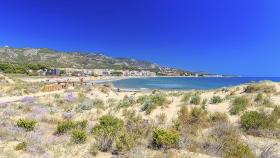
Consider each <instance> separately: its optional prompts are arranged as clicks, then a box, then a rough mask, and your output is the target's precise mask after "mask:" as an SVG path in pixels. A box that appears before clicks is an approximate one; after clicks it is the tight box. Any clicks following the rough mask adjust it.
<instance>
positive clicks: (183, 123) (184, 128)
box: [175, 106, 208, 135]
mask: <svg viewBox="0 0 280 158" xmlns="http://www.w3.org/2000/svg"><path fill="white" fill-rule="evenodd" d="M207 125H208V114H207V111H205V110H203V109H202V108H197V107H195V108H193V109H191V110H190V111H189V110H188V108H187V107H186V106H183V107H181V109H180V111H179V112H178V119H177V121H176V122H175V128H176V129H177V130H179V131H181V132H183V133H186V134H193V135H196V134H197V131H198V130H200V129H201V128H204V127H207Z"/></svg>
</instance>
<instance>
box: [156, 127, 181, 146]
mask: <svg viewBox="0 0 280 158" xmlns="http://www.w3.org/2000/svg"><path fill="white" fill-rule="evenodd" d="M152 137H153V145H154V147H156V148H163V149H169V148H176V147H177V146H178V143H179V141H180V136H179V134H178V133H177V132H176V131H171V130H164V129H155V130H154V131H153V136H152Z"/></svg>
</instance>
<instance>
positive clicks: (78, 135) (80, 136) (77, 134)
mask: <svg viewBox="0 0 280 158" xmlns="http://www.w3.org/2000/svg"><path fill="white" fill-rule="evenodd" d="M72 139H73V141H74V142H75V143H77V144H80V143H84V142H85V141H86V140H87V133H86V131H84V130H78V129H76V130H73V132H72Z"/></svg>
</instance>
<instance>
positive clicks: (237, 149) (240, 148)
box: [224, 142, 255, 158]
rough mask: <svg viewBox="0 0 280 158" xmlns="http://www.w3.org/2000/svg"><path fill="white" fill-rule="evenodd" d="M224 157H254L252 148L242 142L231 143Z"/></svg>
mask: <svg viewBox="0 0 280 158" xmlns="http://www.w3.org/2000/svg"><path fill="white" fill-rule="evenodd" d="M224 157H225V158H255V155H254V154H253V152H252V150H251V149H250V148H249V146H248V145H245V144H243V143H240V142H239V143H237V144H233V146H232V147H231V148H230V149H229V150H228V151H226V154H225V156H224Z"/></svg>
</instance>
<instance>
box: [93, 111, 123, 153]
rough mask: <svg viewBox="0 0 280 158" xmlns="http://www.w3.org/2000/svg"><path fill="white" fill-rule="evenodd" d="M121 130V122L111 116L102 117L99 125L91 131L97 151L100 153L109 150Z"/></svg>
mask: <svg viewBox="0 0 280 158" xmlns="http://www.w3.org/2000/svg"><path fill="white" fill-rule="evenodd" d="M122 128H123V121H122V120H120V119H118V118H115V117H113V116H111V115H104V116H102V117H101V118H100V119H99V124H98V125H96V126H95V127H93V129H92V133H93V134H95V136H96V139H97V143H98V147H99V149H100V150H101V151H108V150H110V149H111V147H112V144H113V142H114V141H115V138H116V137H117V136H118V135H119V133H120V131H121V130H122Z"/></svg>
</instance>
